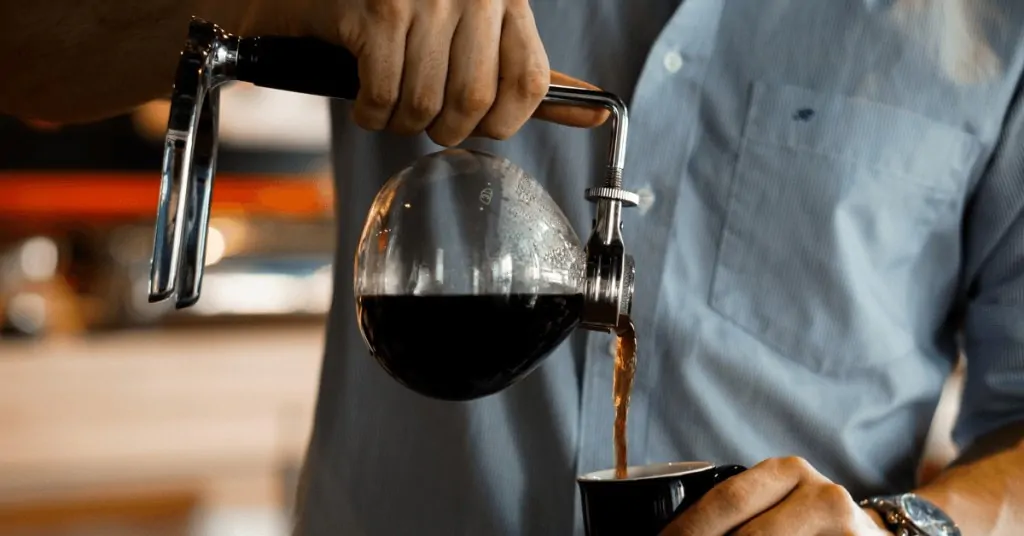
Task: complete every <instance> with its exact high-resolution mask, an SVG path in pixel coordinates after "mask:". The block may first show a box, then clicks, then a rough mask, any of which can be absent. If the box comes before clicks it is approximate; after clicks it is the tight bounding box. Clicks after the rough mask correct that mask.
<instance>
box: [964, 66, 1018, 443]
mask: <svg viewBox="0 0 1024 536" xmlns="http://www.w3.org/2000/svg"><path fill="white" fill-rule="evenodd" d="M1021 91H1022V88H1021V86H1020V84H1018V88H1017V94H1016V97H1015V99H1014V103H1013V105H1012V106H1011V109H1010V113H1009V114H1008V115H1007V116H1006V118H1005V119H1004V125H1003V133H1002V139H1001V140H1000V142H999V146H998V148H997V150H996V152H995V154H994V156H993V157H992V158H991V160H990V162H989V163H988V168H987V170H986V172H985V175H984V176H983V177H982V179H981V181H980V183H979V184H978V186H977V188H976V189H975V191H974V194H973V195H972V197H971V198H970V199H969V200H968V205H967V209H966V212H965V218H964V229H963V241H964V243H963V258H962V266H963V272H962V274H963V280H962V281H963V284H964V291H963V294H962V295H963V296H964V298H965V300H964V302H963V303H964V307H965V309H964V311H963V313H964V331H963V348H964V352H965V355H966V357H967V378H966V383H965V386H964V394H963V400H962V402H961V408H960V415H959V417H958V418H957V423H956V426H955V428H954V431H953V439H954V441H956V443H957V444H958V445H959V446H960V447H961V448H967V447H968V446H970V445H971V444H972V443H973V442H974V441H975V440H976V439H978V438H979V437H981V436H983V435H985V434H987V433H989V432H992V431H995V430H996V429H998V428H1000V427H1002V426H1005V425H1007V424H1010V423H1013V422H1024V102H1022V101H1024V98H1022V95H1021Z"/></svg>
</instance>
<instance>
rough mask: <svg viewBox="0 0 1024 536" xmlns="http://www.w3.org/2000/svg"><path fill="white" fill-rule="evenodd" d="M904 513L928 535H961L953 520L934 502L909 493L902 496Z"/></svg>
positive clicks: (901, 502)
mask: <svg viewBox="0 0 1024 536" xmlns="http://www.w3.org/2000/svg"><path fill="white" fill-rule="evenodd" d="M899 503H900V506H901V507H902V509H903V514H904V515H905V516H906V517H907V518H908V519H909V520H910V522H911V523H913V524H914V525H915V526H916V527H917V529H918V530H920V531H921V532H923V533H924V534H925V535H926V536H959V535H960V530H959V529H957V526H956V524H955V523H953V520H952V519H950V518H949V516H947V515H946V513H945V512H943V511H942V510H939V509H938V507H936V506H935V505H934V504H932V503H931V502H929V501H926V500H924V499H922V498H920V497H918V496H917V495H914V494H912V493H908V494H906V495H903V496H901V497H900V500H899Z"/></svg>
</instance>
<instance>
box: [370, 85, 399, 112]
mask: <svg viewBox="0 0 1024 536" xmlns="http://www.w3.org/2000/svg"><path fill="white" fill-rule="evenodd" d="M397 100H398V92H397V91H395V90H393V89H392V88H390V87H386V86H371V87H367V88H366V104H367V105H369V106H370V107H371V108H375V109H378V110H383V109H388V108H392V107H394V105H395V101H397Z"/></svg>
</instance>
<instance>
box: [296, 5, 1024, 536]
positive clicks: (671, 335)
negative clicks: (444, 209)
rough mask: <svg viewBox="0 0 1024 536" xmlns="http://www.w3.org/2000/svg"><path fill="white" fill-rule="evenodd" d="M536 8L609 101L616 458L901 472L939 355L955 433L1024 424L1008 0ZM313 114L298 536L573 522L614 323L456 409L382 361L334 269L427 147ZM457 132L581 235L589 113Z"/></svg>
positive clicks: (592, 457)
mask: <svg viewBox="0 0 1024 536" xmlns="http://www.w3.org/2000/svg"><path fill="white" fill-rule="evenodd" d="M532 4H533V8H534V11H535V14H536V19H537V23H538V25H539V27H540V32H541V35H542V37H543V38H544V42H545V44H546V46H547V49H548V53H549V56H550V60H551V65H552V67H553V68H555V69H558V70H561V71H564V72H567V73H570V74H572V75H574V76H578V77H581V78H583V79H586V80H589V81H592V82H594V83H596V84H598V85H600V86H602V87H603V88H605V89H607V90H610V91H613V92H615V93H617V94H619V95H621V96H623V98H625V99H626V101H627V102H628V103H629V105H630V111H631V128H630V139H629V152H628V155H627V161H626V173H625V186H626V187H627V188H628V189H632V190H633V191H637V192H639V193H640V194H641V197H642V203H641V207H640V208H639V209H633V210H629V211H627V212H626V215H625V240H626V245H627V247H628V248H629V249H630V250H631V251H632V253H633V255H635V257H636V263H637V282H636V289H637V294H636V297H635V300H634V306H633V313H634V318H635V322H636V325H637V326H638V330H639V338H640V346H639V352H640V353H639V366H638V372H637V379H636V385H635V391H634V394H633V406H632V412H631V415H630V426H629V440H630V446H631V451H630V453H631V460H630V461H631V462H632V463H633V464H642V463H648V462H661V461H673V460H709V461H713V462H719V463H741V464H747V465H750V464H754V463H756V462H758V461H760V460H762V459H764V458H768V457H773V456H781V455H799V456H804V457H806V458H807V459H808V460H810V461H811V462H812V463H813V464H814V466H815V467H817V468H818V469H819V470H820V471H821V472H823V473H824V474H825V475H826V476H828V477H829V478H832V479H833V480H835V481H837V482H839V483H841V484H843V485H845V486H847V487H848V489H849V490H850V492H851V493H852V494H853V495H854V497H861V496H865V495H868V494H874V493H881V492H898V491H903V490H909V489H911V488H912V486H913V485H914V474H915V466H916V465H917V463H918V461H919V457H920V454H921V451H922V448H923V443H924V439H925V435H926V433H927V431H928V427H929V423H930V419H931V417H932V415H933V412H934V409H935V407H936V403H937V401H938V399H939V394H940V389H941V387H942V384H943V381H944V380H945V379H946V377H947V376H948V374H949V373H950V370H951V367H952V366H953V363H954V362H955V360H956V356H957V353H958V350H959V349H962V350H963V351H964V352H965V353H966V355H967V356H968V361H969V364H968V369H969V370H968V379H967V385H966V392H965V396H964V400H963V407H962V414H961V416H960V419H959V421H958V424H957V427H956V433H955V436H956V439H957V440H958V442H959V443H960V444H961V445H967V444H970V443H971V442H972V441H973V440H974V439H976V438H977V437H979V436H980V435H982V434H984V433H986V432H989V431H991V430H993V429H994V428H996V427H998V426H1000V425H1003V424H1006V423H1009V422H1012V421H1017V420H1022V419H1024V217H1022V216H1024V109H1022V102H1021V97H1020V95H1019V94H1018V91H1019V89H1020V88H1019V84H1020V81H1021V70H1022V63H1024V40H1022V33H1021V32H1022V29H1024V2H1019V1H1016V0H1003V1H980V0H945V1H942V2H919V1H908V0H888V1H885V0H860V1H855V0H827V1H826V0H773V1H764V0H730V1H728V2H725V1H723V0H685V1H683V2H682V3H679V2H678V0H647V1H643V2H635V1H634V2H626V1H612V0H593V1H586V2H584V1H580V0H534V1H533V2H532ZM337 106H338V107H337V108H336V109H335V112H336V113H335V116H336V120H335V144H334V146H335V159H334V164H335V170H336V173H337V177H338V180H337V196H336V198H337V203H338V207H337V211H338V220H339V226H340V227H339V228H340V233H339V238H338V243H337V246H338V257H337V262H336V266H335V270H336V285H335V287H336V288H335V296H334V308H333V310H332V313H331V316H330V322H329V330H328V338H327V339H328V342H327V351H326V356H325V359H324V364H323V377H322V385H321V391H320V398H319V406H318V410H317V414H316V425H315V430H314V434H313V438H312V440H311V445H310V450H309V456H308V466H307V471H308V488H307V489H306V492H305V499H304V507H303V508H301V513H300V517H301V520H302V524H303V527H304V528H303V529H302V531H303V533H304V534H306V535H313V536H334V535H345V536H360V535H375V536H376V535H417V536H425V535H426V536H431V535H438V536H442V535H443V536H451V535H484V534H487V535H490V534H509V535H562V534H581V533H582V526H581V522H580V518H579V505H578V497H577V493H576V484H575V477H576V476H577V475H578V474H581V473H585V472H588V471H592V470H597V469H604V468H608V467H610V466H611V465H612V464H613V457H612V442H611V437H612V417H613V413H612V397H611V389H612V387H611V378H612V357H611V355H610V350H609V345H610V343H611V338H610V337H609V336H607V335H604V334H599V333H593V332H587V331H583V330H579V331H577V332H576V333H575V334H574V335H573V336H572V337H571V338H570V339H569V340H567V341H566V342H565V343H564V344H562V345H561V347H560V348H559V349H558V350H557V351H556V352H554V353H553V354H552V355H551V356H550V357H549V358H548V359H547V361H546V362H545V364H544V365H543V366H542V367H541V368H540V369H538V370H537V371H536V372H534V373H533V374H532V375H531V376H529V377H528V378H527V379H526V380H524V381H523V382H521V383H519V384H517V385H515V386H514V387H512V388H511V389H509V390H507V391H505V392H502V393H500V394H498V395H495V396H492V397H488V398H485V399H482V400H479V401H475V402H471V403H446V402H439V401H434V400H430V399H427V398H424V397H422V396H420V395H417V394H414V393H412V392H410V391H407V390H406V389H405V388H403V387H401V386H400V385H399V384H397V383H396V382H394V381H393V380H392V379H391V378H390V377H388V376H387V375H386V374H385V373H384V371H383V370H382V369H381V368H380V367H379V366H378V365H377V363H376V362H375V361H374V360H373V359H372V358H370V356H369V354H368V352H367V350H366V348H365V346H364V344H363V341H362V340H361V338H360V335H359V332H358V330H357V324H356V318H355V313H354V300H353V294H352V258H353V254H354V252H355V249H356V242H357V239H358V235H359V232H360V230H361V229H362V224H363V219H364V217H365V215H366V212H367V209H368V207H369V206H370V203H371V200H372V199H373V196H374V194H375V193H376V192H377V190H378V188H379V187H380V186H381V185H382V184H383V182H384V181H385V180H386V179H387V178H388V177H389V176H390V175H392V174H393V173H394V172H396V171H398V170H399V169H401V168H402V167H404V166H405V165H406V164H407V163H409V162H410V161H412V160H413V159H414V158H416V157H417V156H420V155H423V154H426V153H429V152H432V151H434V150H436V149H437V148H436V146H433V145H431V144H430V143H429V142H428V141H427V140H426V138H417V139H407V138H399V137H393V136H388V135H380V134H371V133H366V132H363V131H360V130H358V129H357V128H356V127H354V126H353V125H351V124H350V123H349V122H348V121H347V109H345V107H344V105H342V104H339V105H337ZM471 145H472V146H476V147H481V148H486V149H487V150H490V151H492V152H495V153H498V154H501V155H503V156H506V157H508V158H510V159H511V160H512V161H514V162H516V163H517V164H519V165H520V166H522V167H523V168H525V169H526V170H527V171H528V172H529V173H531V174H532V175H533V176H535V177H537V178H538V180H539V181H540V182H541V183H542V184H544V185H545V186H546V188H547V189H548V191H549V192H550V193H551V194H552V196H553V197H554V198H555V200H556V201H557V202H558V203H559V204H560V205H561V206H562V207H563V208H564V210H565V212H566V214H567V215H568V217H569V218H570V220H571V221H572V222H573V224H574V225H575V226H576V229H577V230H578V232H579V233H580V234H581V235H584V236H585V235H586V233H587V232H588V231H589V222H590V218H591V215H592V210H593V207H592V205H591V204H589V203H587V202H586V201H584V199H583V190H584V188H586V187H587V186H591V185H594V184H595V183H596V181H598V180H599V178H600V177H601V176H602V175H601V171H602V166H603V164H604V159H605V155H606V148H607V129H601V130H598V131H584V130H573V129H569V128H566V127H560V126H555V125H549V124H543V123H541V122H531V123H530V124H529V125H527V127H526V128H525V129H524V130H523V131H522V132H521V133H519V134H518V135H517V136H515V137H514V138H513V139H511V140H509V141H507V142H502V143H488V142H474V143H472V144H471ZM961 326H962V327H963V328H964V329H963V330H962V331H961V330H960V328H961ZM484 348H486V347H484Z"/></svg>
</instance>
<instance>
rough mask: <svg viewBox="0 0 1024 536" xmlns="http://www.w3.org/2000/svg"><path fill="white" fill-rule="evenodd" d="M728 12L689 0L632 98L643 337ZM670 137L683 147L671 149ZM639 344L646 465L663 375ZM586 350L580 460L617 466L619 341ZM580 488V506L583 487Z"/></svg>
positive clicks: (636, 396) (627, 183)
mask: <svg viewBox="0 0 1024 536" xmlns="http://www.w3.org/2000/svg"><path fill="white" fill-rule="evenodd" d="M721 11H722V2H721V0H687V1H686V2H684V3H683V4H682V5H681V6H680V7H679V9H678V10H677V11H676V13H675V14H674V15H673V17H672V19H671V20H670V21H669V23H668V24H667V25H666V26H665V29H664V30H663V31H662V33H661V35H660V36H659V37H658V39H657V41H655V44H654V46H652V47H651V51H650V54H649V55H648V57H647V60H646V62H645V64H644V67H643V70H642V72H641V75H640V78H639V80H638V82H637V85H636V88H635V92H634V97H633V100H632V102H631V103H630V123H631V125H632V126H633V128H631V129H630V135H631V137H630V139H629V140H628V143H629V145H628V147H627V150H628V154H627V159H626V165H627V168H626V174H625V177H624V187H625V188H626V189H628V190H631V191H635V192H637V193H638V194H640V197H641V202H640V204H639V206H638V207H637V208H633V209H628V210H629V211H636V214H634V215H632V216H630V215H628V214H627V216H626V225H625V228H624V230H623V234H624V237H623V238H624V240H625V241H626V247H627V250H629V251H632V252H633V254H634V256H635V257H636V258H637V264H638V266H637V281H636V298H635V299H634V306H633V307H634V309H633V314H634V317H635V318H636V319H637V320H638V321H639V322H645V323H648V324H650V325H642V324H641V325H638V326H637V329H638V333H639V334H640V335H641V337H642V336H643V333H644V332H646V331H648V330H651V329H652V328H653V327H654V326H653V324H651V322H652V321H653V320H654V318H655V316H654V312H655V311H656V310H657V308H658V306H659V304H658V303H657V296H658V291H657V288H658V286H659V285H660V281H661V276H662V274H661V268H662V266H663V264H664V258H665V250H666V248H667V247H669V246H670V239H671V228H672V224H673V211H674V208H675V199H676V197H677V195H678V192H679V186H680V181H683V180H687V177H686V162H687V161H688V160H689V155H690V151H691V150H692V147H693V145H694V144H693V139H694V133H695V131H696V129H697V125H698V114H699V108H698V103H699V100H700V93H701V86H702V85H703V79H704V73H705V71H706V66H707V60H708V58H709V57H710V52H711V47H712V46H713V41H714V34H715V32H716V30H717V27H718V22H719V19H720V17H721ZM669 140H670V141H669ZM666 141H669V143H672V144H673V146H677V147H679V150H678V151H676V150H670V149H667V148H665V147H664V143H666ZM651 148H653V150H651ZM639 342H640V347H639V355H638V360H639V361H638V364H637V367H638V369H637V378H636V380H635V388H634V391H633V395H632V398H631V404H630V414H629V429H630V434H629V439H630V445H629V446H630V451H629V455H630V461H631V463H633V464H640V463H645V462H646V458H647V445H646V440H647V433H646V430H647V423H648V419H649V415H650V411H649V408H650V404H651V400H652V398H651V396H652V390H651V386H653V385H655V382H654V380H655V378H656V377H657V374H658V372H657V367H656V364H655V363H653V362H644V354H645V353H651V352H649V351H647V352H645V349H650V348H652V344H653V341H651V340H646V341H645V340H644V339H642V338H641V340H640V341H639ZM586 348H587V349H586V357H585V360H584V365H583V382H582V390H581V397H582V400H581V407H580V430H579V435H578V437H579V442H578V444H577V449H578V450H577V463H576V467H577V469H578V470H580V471H581V472H582V471H586V470H594V469H604V468H608V467H610V466H611V465H612V464H613V463H614V457H613V452H612V424H613V420H614V414H613V412H612V409H613V408H612V403H611V398H612V392H611V379H612V373H613V368H614V358H615V338H614V337H612V336H611V335H609V334H604V333H591V334H589V336H588V341H587V347H586ZM576 493H577V504H578V503H579V491H578V490H577V492H576ZM576 523H577V525H576V527H575V533H576V534H582V533H583V527H582V524H581V523H582V520H581V518H580V517H579V516H577V517H576Z"/></svg>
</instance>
